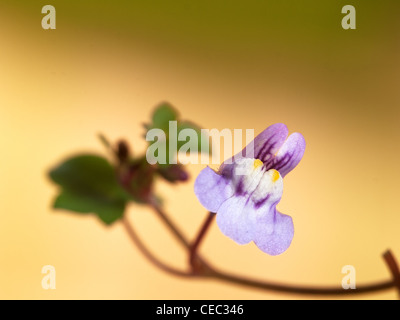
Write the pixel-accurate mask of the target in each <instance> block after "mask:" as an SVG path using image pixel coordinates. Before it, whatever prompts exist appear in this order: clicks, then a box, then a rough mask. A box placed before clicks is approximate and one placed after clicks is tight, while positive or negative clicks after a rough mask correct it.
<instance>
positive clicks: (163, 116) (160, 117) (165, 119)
mask: <svg viewBox="0 0 400 320" xmlns="http://www.w3.org/2000/svg"><path fill="white" fill-rule="evenodd" d="M177 119H178V112H177V111H176V110H175V109H174V108H173V107H172V106H171V105H170V104H168V103H166V102H165V103H163V104H161V105H159V106H158V107H157V108H156V110H155V111H154V113H153V117H152V121H153V123H152V126H151V127H152V128H159V129H162V130H164V131H165V132H168V128H169V121H175V120H177Z"/></svg>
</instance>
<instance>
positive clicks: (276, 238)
mask: <svg viewBox="0 0 400 320" xmlns="http://www.w3.org/2000/svg"><path fill="white" fill-rule="evenodd" d="M293 235H294V226H293V220H292V218H291V217H290V216H288V215H286V214H282V213H280V212H279V211H277V210H276V209H275V207H273V210H271V211H270V212H269V213H268V214H265V215H262V216H259V217H258V219H257V227H256V230H255V234H254V243H255V244H256V245H257V247H258V248H259V249H260V250H262V251H264V252H265V253H268V254H270V255H272V256H276V255H278V254H281V253H283V252H284V251H286V249H287V248H289V246H290V244H291V243H292V239H293Z"/></svg>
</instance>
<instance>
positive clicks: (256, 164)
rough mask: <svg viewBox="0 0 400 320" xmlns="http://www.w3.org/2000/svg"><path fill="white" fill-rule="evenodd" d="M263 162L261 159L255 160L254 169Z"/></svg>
mask: <svg viewBox="0 0 400 320" xmlns="http://www.w3.org/2000/svg"><path fill="white" fill-rule="evenodd" d="M262 165H263V162H262V161H261V160H260V159H256V160H254V163H253V169H254V170H256V169H257V168H258V167H260V166H262Z"/></svg>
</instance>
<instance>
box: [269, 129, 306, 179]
mask: <svg viewBox="0 0 400 320" xmlns="http://www.w3.org/2000/svg"><path fill="white" fill-rule="evenodd" d="M305 147H306V142H305V140H304V137H303V136H302V135H301V134H300V133H297V132H295V133H293V134H291V135H290V136H289V138H288V139H287V140H286V141H285V143H284V144H283V145H282V147H281V148H280V149H279V151H278V152H277V154H276V156H275V157H274V159H273V161H272V163H271V164H269V166H270V167H269V168H268V167H267V170H268V169H270V168H273V169H275V170H278V171H279V173H280V174H281V175H282V177H285V176H286V175H287V174H288V173H289V172H290V171H292V170H293V169H294V168H295V167H296V166H297V165H298V163H299V162H300V160H301V158H302V157H303V155H304V150H305Z"/></svg>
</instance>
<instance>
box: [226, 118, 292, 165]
mask: <svg viewBox="0 0 400 320" xmlns="http://www.w3.org/2000/svg"><path fill="white" fill-rule="evenodd" d="M287 136H288V129H287V127H286V125H285V124H283V123H276V124H273V125H271V126H269V127H268V128H267V129H265V130H264V131H263V132H261V133H260V134H259V135H258V136H257V137H255V138H254V140H253V141H252V142H250V143H249V144H248V145H247V146H246V147H245V148H244V149H243V150H242V151H241V152H239V153H237V154H236V155H235V156H234V157H233V158H230V159H229V160H230V161H231V162H232V159H236V160H237V159H240V158H255V159H260V160H261V161H262V162H265V161H268V160H270V159H271V158H272V157H273V156H274V154H275V153H276V152H277V151H278V150H279V148H280V147H281V146H282V144H283V143H284V142H285V140H286V138H287ZM252 149H253V150H254V154H253V155H252V156H251V155H249V153H251V152H250V151H249V150H252ZM225 162H226V164H228V161H225ZM231 162H229V163H231ZM222 167H224V164H223V166H222Z"/></svg>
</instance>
